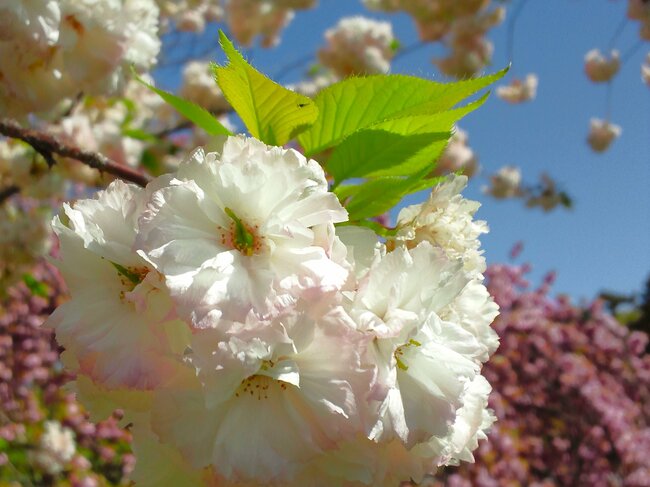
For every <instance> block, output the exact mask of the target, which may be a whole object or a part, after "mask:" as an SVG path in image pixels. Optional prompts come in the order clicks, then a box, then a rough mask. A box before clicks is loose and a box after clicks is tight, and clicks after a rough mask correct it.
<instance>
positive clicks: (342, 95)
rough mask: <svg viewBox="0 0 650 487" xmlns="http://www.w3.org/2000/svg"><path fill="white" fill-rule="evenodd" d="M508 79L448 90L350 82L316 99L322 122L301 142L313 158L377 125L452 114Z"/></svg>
mask: <svg viewBox="0 0 650 487" xmlns="http://www.w3.org/2000/svg"><path fill="white" fill-rule="evenodd" d="M505 73H506V70H502V71H499V72H498V73H495V74H493V75H490V76H485V77H482V78H475V79H470V80H466V81H460V82H457V83H446V84H443V83H437V82H434V81H429V80H426V79H421V78H416V77H413V76H403V75H377V76H368V77H359V78H348V79H346V80H344V81H341V82H339V83H336V84H333V85H332V86H330V87H328V88H325V89H324V90H322V91H321V92H320V93H319V94H318V95H317V96H316V98H315V99H314V101H315V103H316V106H317V107H318V110H319V117H318V119H317V120H316V122H315V123H314V124H313V125H312V126H311V127H310V128H309V129H308V130H306V131H305V132H303V133H302V134H300V136H299V137H298V141H299V142H300V144H301V145H302V146H303V147H304V149H305V151H306V153H307V155H309V156H312V155H315V154H318V153H320V152H323V151H324V150H326V149H328V148H331V147H333V146H335V145H337V144H339V143H340V142H341V141H342V140H343V139H345V138H346V137H347V136H349V135H351V134H352V133H354V132H356V131H357V130H360V129H365V128H370V127H372V126H373V125H375V124H377V123H380V122H386V121H388V120H394V119H399V118H403V117H408V116H412V115H431V114H434V113H438V112H443V111H445V110H449V109H451V108H453V107H454V106H455V105H456V104H458V103H459V102H460V101H462V100H464V99H465V98H467V97H469V96H471V95H473V94H475V93H476V92H478V91H479V90H481V89H483V88H485V87H486V86H488V85H490V84H492V83H494V82H495V81H497V80H498V79H500V78H501V77H503V75H504V74H505Z"/></svg>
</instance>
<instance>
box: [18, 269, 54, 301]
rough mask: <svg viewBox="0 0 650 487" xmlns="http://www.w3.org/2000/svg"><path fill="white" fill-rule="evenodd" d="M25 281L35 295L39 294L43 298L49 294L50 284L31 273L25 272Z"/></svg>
mask: <svg viewBox="0 0 650 487" xmlns="http://www.w3.org/2000/svg"><path fill="white" fill-rule="evenodd" d="M23 282H24V283H25V285H26V286H27V289H29V291H30V292H31V293H32V294H33V295H34V296H39V297H41V298H46V297H47V296H48V291H49V287H48V285H47V284H45V283H44V282H41V281H39V280H38V279H36V278H35V277H34V276H32V275H31V274H23Z"/></svg>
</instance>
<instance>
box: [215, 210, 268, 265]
mask: <svg viewBox="0 0 650 487" xmlns="http://www.w3.org/2000/svg"><path fill="white" fill-rule="evenodd" d="M224 211H225V213H226V215H228V216H229V217H230V219H231V220H232V221H231V222H230V226H229V228H228V229H227V230H226V229H224V228H220V231H221V245H223V246H224V247H230V248H231V249H236V250H238V251H239V252H241V253H242V254H244V255H247V256H251V255H253V254H259V253H260V252H261V250H262V247H263V245H262V244H263V240H264V237H262V236H261V235H259V233H258V230H259V225H248V224H246V223H244V222H243V221H242V220H241V219H240V218H239V217H238V216H237V215H236V214H235V212H234V211H232V210H231V209H230V208H228V207H226V208H224Z"/></svg>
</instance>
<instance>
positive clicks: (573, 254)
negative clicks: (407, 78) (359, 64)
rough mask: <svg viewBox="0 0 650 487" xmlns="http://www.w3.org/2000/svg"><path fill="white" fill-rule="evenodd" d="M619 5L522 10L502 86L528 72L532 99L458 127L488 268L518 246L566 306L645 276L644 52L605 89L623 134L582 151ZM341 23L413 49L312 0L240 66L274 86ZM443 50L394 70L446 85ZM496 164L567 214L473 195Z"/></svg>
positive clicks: (620, 43)
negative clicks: (595, 71) (548, 186)
mask: <svg viewBox="0 0 650 487" xmlns="http://www.w3.org/2000/svg"><path fill="white" fill-rule="evenodd" d="M518 1H521V0H515V5H516V4H517V3H518ZM626 4H627V2H625V1H622V0H618V1H610V0H538V1H528V2H527V3H526V5H525V6H524V7H523V10H522V11H521V15H520V16H519V17H518V20H517V23H516V29H515V42H514V64H513V67H512V69H511V72H510V74H509V75H508V78H506V80H509V79H510V77H512V76H517V77H523V76H525V75H526V74H527V73H529V72H534V73H536V74H537V75H538V76H539V80H540V81H539V89H538V96H537V99H536V100H535V101H533V102H531V103H528V104H525V105H518V106H512V105H508V104H506V103H504V102H502V101H501V100H499V99H497V98H496V97H495V96H492V97H491V98H490V100H488V102H487V103H486V104H485V105H484V106H483V107H482V108H481V109H479V110H478V111H477V112H474V113H472V114H471V115H469V116H468V117H467V118H466V119H465V120H464V121H462V122H461V126H462V128H463V129H465V130H467V131H468V132H469V137H470V145H471V147H472V148H473V149H474V150H475V152H476V153H478V156H479V158H480V162H481V165H482V167H483V172H482V173H481V174H480V175H479V176H478V177H477V178H475V179H473V180H472V181H471V182H470V186H469V188H468V190H467V191H466V193H465V195H466V196H467V197H469V198H473V199H476V200H478V201H480V202H481V203H482V204H483V206H482V208H481V209H480V210H479V212H478V214H477V217H479V218H481V219H484V220H487V222H488V224H489V226H490V233H489V234H488V235H487V236H484V237H483V239H482V241H483V247H484V249H485V253H486V256H487V259H488V262H493V263H495V262H505V261H507V259H508V253H509V250H510V249H511V247H512V246H513V244H515V243H516V242H517V241H523V243H524V245H525V249H524V252H523V254H522V256H521V257H520V259H519V260H520V261H522V262H523V261H526V262H530V263H531V264H532V265H533V268H534V271H533V273H532V275H531V279H532V280H533V281H536V280H537V281H538V280H539V278H540V277H541V276H542V275H543V274H545V273H546V272H548V271H550V270H555V271H557V273H558V277H557V281H556V284H555V286H554V289H555V292H557V293H568V294H570V295H571V296H573V297H574V298H575V299H576V300H579V299H581V298H591V297H593V296H595V295H596V294H597V293H598V292H599V291H601V290H604V289H607V290H610V291H615V292H621V293H627V292H635V291H639V290H641V289H642V287H643V283H644V281H645V279H646V278H647V277H648V276H649V275H650V88H649V87H648V86H647V85H644V84H643V83H642V82H641V79H640V64H641V62H642V60H643V58H644V56H645V55H646V54H647V53H648V52H649V51H650V42H645V43H644V44H643V45H641V46H640V47H639V48H638V49H636V50H635V51H634V53H633V54H632V55H631V56H630V57H629V60H628V61H627V63H626V64H624V65H623V66H622V68H621V72H620V73H619V75H618V76H617V78H616V79H615V81H614V84H613V91H612V105H611V107H612V111H611V120H612V121H613V122H614V123H617V124H619V125H621V126H622V127H623V135H622V137H621V138H620V139H619V140H617V141H616V142H615V143H614V144H613V145H612V147H611V148H610V150H609V151H608V152H606V153H604V154H595V153H593V152H592V151H591V149H590V148H589V147H588V146H587V144H586V142H585V138H586V135H587V132H588V129H589V120H590V118H591V117H599V118H603V117H604V116H605V113H606V88H605V86H604V85H594V84H592V83H591V82H589V81H588V80H587V78H586V76H585V75H584V72H583V59H584V55H585V53H586V52H587V51H589V50H590V49H592V48H596V47H598V48H600V49H601V50H605V49H607V48H608V46H609V43H610V39H611V38H612V36H613V34H614V32H615V31H616V30H617V28H618V27H619V25H620V24H621V21H622V20H623V18H624V14H625V8H626ZM512 11H513V6H510V7H509V13H510V14H511V13H512ZM349 15H365V16H367V17H371V18H375V19H380V20H389V21H390V22H391V23H392V24H393V29H394V32H395V34H396V36H397V37H398V39H399V40H400V42H401V44H402V45H403V46H410V45H413V44H414V43H416V42H417V34H416V32H415V29H414V24H413V22H412V21H411V19H410V18H409V17H408V16H406V15H403V14H395V15H384V14H381V13H378V12H369V11H367V10H366V9H364V7H363V5H362V4H361V2H360V1H358V0H320V5H319V6H318V7H317V8H316V9H313V10H308V11H299V12H297V14H296V17H295V19H294V20H293V22H292V23H291V24H290V25H289V27H288V28H287V29H286V30H285V31H284V33H283V35H282V40H281V42H280V44H279V45H278V46H277V47H275V48H273V49H261V48H256V47H253V48H251V49H249V50H248V51H247V56H248V58H249V59H252V62H253V64H254V65H255V66H256V67H257V68H258V69H260V70H261V71H263V72H264V73H266V74H268V75H271V76H274V75H276V74H277V73H278V72H279V71H280V70H281V69H282V68H283V67H284V66H288V65H291V64H292V63H293V62H295V61H297V60H300V59H304V58H305V57H308V56H309V55H310V54H312V53H315V52H316V50H317V49H318V47H319V46H320V45H321V44H322V42H323V40H322V39H323V33H324V31H325V29H326V28H328V27H331V26H333V25H335V24H336V23H337V22H338V19H340V18H341V17H344V16H349ZM507 22H508V19H506V22H505V23H504V24H503V25H502V26H500V27H497V28H496V29H494V31H493V32H492V34H491V38H492V40H493V41H494V44H495V56H494V59H493V66H492V67H490V68H488V70H487V71H488V72H492V71H495V70H497V69H500V68H501V67H504V66H506V65H507V63H508V59H506V36H507ZM637 32H638V23H634V22H627V23H626V24H625V27H624V29H623V31H622V34H621V35H620V36H619V38H618V40H617V42H616V43H615V44H614V47H616V48H618V49H619V50H620V51H621V52H622V53H626V52H627V51H628V49H630V48H633V47H634V46H635V45H637V44H638V33H637ZM200 42H201V43H202V44H205V43H207V44H206V45H207V46H209V45H210V44H213V43H214V44H215V45H216V32H215V31H214V30H210V31H208V32H207V33H206V35H205V36H203V38H202V39H201V41H200ZM442 52H443V51H442V50H441V48H440V47H439V46H434V45H428V46H426V47H424V48H422V49H419V50H417V51H414V52H411V53H409V54H407V55H404V56H402V57H400V58H398V59H397V60H396V61H395V62H394V63H393V72H396V73H406V74H412V75H416V76H421V77H425V78H429V79H434V80H439V81H444V79H443V78H441V77H440V75H439V74H438V73H437V72H436V69H435V67H434V66H433V64H432V63H431V58H433V57H434V56H439V55H441V54H442ZM307 66H308V64H307V65H305V67H307ZM303 71H304V70H303ZM300 75H301V70H300V69H297V70H295V71H292V72H291V73H288V75H287V76H286V77H284V78H283V79H282V81H283V82H292V81H297V80H298V79H299V78H300ZM156 77H157V79H158V82H159V84H160V85H161V86H163V87H166V88H174V87H175V86H176V85H177V84H178V79H179V73H178V68H167V69H164V70H161V71H159V72H158V73H157V75H156ZM503 165H518V166H520V167H521V168H522V171H523V174H524V179H525V180H526V181H528V182H530V183H534V182H536V181H537V179H538V177H539V175H540V174H541V173H542V172H544V171H546V172H548V173H549V174H550V175H551V176H552V177H553V178H554V179H555V180H556V181H557V182H558V183H559V184H560V185H561V186H562V188H563V189H565V190H566V191H567V192H568V193H569V194H570V195H571V196H572V198H573V199H574V203H575V207H574V208H573V209H572V210H569V211H567V210H563V209H559V210H556V211H553V212H551V213H548V214H547V213H543V212H542V211H541V210H539V209H536V210H529V209H526V208H524V207H523V204H522V203H521V202H520V201H505V202H504V201H495V200H493V199H491V198H488V197H486V196H484V195H483V194H482V193H481V190H480V188H481V186H482V185H484V184H486V178H487V175H488V174H490V173H492V172H494V171H496V170H497V169H498V168H500V167H501V166H503ZM425 197H426V195H425V194H419V195H415V196H414V197H412V198H409V199H408V200H407V201H406V203H415V202H419V201H421V200H423V199H424V198H425Z"/></svg>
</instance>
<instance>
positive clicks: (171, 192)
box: [47, 136, 498, 487]
mask: <svg viewBox="0 0 650 487" xmlns="http://www.w3.org/2000/svg"><path fill="white" fill-rule="evenodd" d="M466 182H467V177H465V176H451V177H450V178H449V179H448V180H447V181H445V182H444V183H441V184H440V185H439V186H437V187H436V188H435V189H434V190H433V191H432V194H431V197H430V198H429V200H428V201H427V202H425V203H423V204H422V205H415V206H412V207H409V208H406V209H404V210H402V212H401V213H400V215H399V218H398V228H399V231H398V234H397V236H396V237H394V238H392V239H389V240H388V241H387V242H386V244H383V243H381V242H379V240H378V237H377V236H376V235H375V233H374V232H373V231H371V230H369V229H367V228H361V227H354V226H342V227H340V228H339V227H335V226H334V224H335V223H341V222H344V221H346V220H347V213H346V211H345V210H344V209H343V207H342V206H341V205H340V203H339V201H338V199H337V198H336V196H335V195H334V194H333V193H331V192H329V191H328V185H327V181H326V179H325V175H324V173H323V170H322V169H321V167H320V166H319V165H318V164H317V163H316V162H315V161H312V160H308V159H306V158H305V157H304V156H303V155H302V154H300V153H298V152H296V151H294V150H292V149H283V148H280V147H269V146H266V145H265V144H263V143H262V142H260V141H257V140H255V139H252V138H247V137H244V136H233V137H225V138H222V139H220V142H216V141H212V146H211V147H210V148H209V149H206V150H205V151H204V150H202V149H198V150H196V151H195V152H194V153H193V154H192V156H191V157H189V158H188V159H187V160H186V161H184V162H183V163H182V164H181V165H180V166H179V167H178V170H177V171H176V172H175V173H174V174H170V175H166V176H162V177H160V178H158V179H156V180H154V181H152V182H151V183H149V184H148V185H147V187H146V188H144V189H142V188H138V187H135V186H133V185H130V184H126V183H123V182H121V181H114V182H113V183H111V185H110V186H109V187H108V188H107V189H106V190H105V191H101V192H99V193H98V194H97V195H96V196H95V198H94V199H87V200H79V201H77V202H76V203H75V204H73V205H71V206H68V205H65V206H64V214H63V215H62V216H61V217H57V218H56V219H55V221H54V226H55V229H56V232H57V234H58V236H59V239H60V248H61V260H60V261H59V262H58V266H59V268H60V269H61V272H62V274H63V276H64V277H65V279H66V281H67V284H68V286H69V288H70V290H71V294H72V299H71V300H70V301H68V302H66V303H65V304H64V305H62V306H61V307H59V308H58V309H57V311H56V312H55V313H54V314H53V315H52V317H50V319H49V320H48V322H47V324H48V326H50V327H52V328H54V330H55V332H56V336H57V339H58V340H59V342H60V343H61V344H62V345H63V346H64V347H65V353H64V355H63V360H64V362H65V363H66V364H67V365H68V367H70V368H72V370H74V371H75V372H76V374H77V380H76V385H75V390H76V392H77V396H78V398H79V400H80V401H82V402H84V403H85V404H86V405H87V407H88V408H89V409H90V411H91V412H93V414H94V415H95V416H97V415H101V414H105V413H106V412H107V411H111V410H113V409H115V408H120V409H122V410H123V411H124V414H125V415H126V417H127V418H128V421H129V422H132V423H133V428H132V433H133V435H134V451H135V453H136V455H137V457H138V463H137V466H136V470H135V472H134V474H133V479H135V480H136V481H137V485H143V486H154V485H157V484H159V483H160V482H162V481H163V479H164V480H165V481H166V480H168V479H177V480H176V481H178V482H192V485H197V486H203V485H205V486H208V485H224V486H233V487H234V486H240V487H241V486H245V485H251V486H252V485H262V484H269V485H288V486H296V487H297V486H299V485H300V486H304V485H332V486H337V485H339V486H352V485H368V486H370V485H371V486H382V487H392V486H394V485H397V484H398V482H399V481H400V480H404V479H413V480H414V481H416V482H421V481H422V480H423V479H424V478H425V476H426V475H427V474H431V473H434V472H435V471H436V469H437V468H438V466H439V465H446V464H455V463H457V462H458V461H471V460H472V451H473V450H474V449H475V448H476V446H477V444H478V441H479V440H480V439H484V438H485V434H486V431H487V429H488V428H489V426H490V425H491V423H492V422H493V419H494V418H493V416H492V415H491V413H490V412H489V411H488V410H487V409H486V406H487V396H488V394H489V391H490V387H489V384H487V382H486V381H485V379H483V377H482V376H481V375H480V372H481V367H482V364H483V363H484V362H485V361H486V360H487V359H488V358H489V356H490V354H492V353H493V352H494V351H495V349H496V347H497V346H498V337H497V336H496V334H495V332H494V331H493V330H492V329H491V326H490V325H491V322H492V320H493V319H494V317H495V316H496V315H497V314H498V307H497V305H496V304H495V303H494V301H493V300H492V298H491V297H490V295H489V293H488V292H487V290H486V288H485V286H484V285H483V275H482V272H483V270H484V268H485V262H484V259H483V257H482V252H481V250H480V242H479V241H478V238H479V237H480V235H481V234H483V233H485V232H487V226H486V224H485V223H484V222H482V221H477V220H474V214H475V212H476V210H477V209H478V203H476V202H473V201H469V200H465V199H464V198H463V197H462V196H461V194H460V192H461V190H462V189H463V188H464V186H465V184H466ZM161 459H162V461H163V463H164V466H162V467H157V466H156V464H157V463H159V462H160V461H161Z"/></svg>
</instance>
